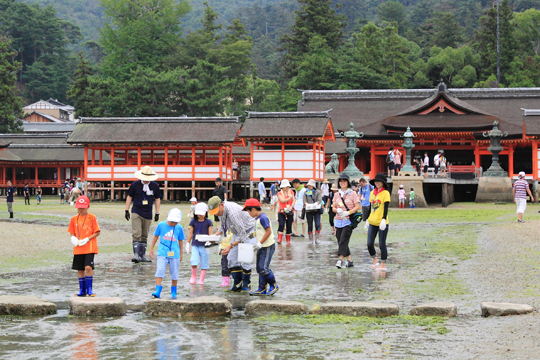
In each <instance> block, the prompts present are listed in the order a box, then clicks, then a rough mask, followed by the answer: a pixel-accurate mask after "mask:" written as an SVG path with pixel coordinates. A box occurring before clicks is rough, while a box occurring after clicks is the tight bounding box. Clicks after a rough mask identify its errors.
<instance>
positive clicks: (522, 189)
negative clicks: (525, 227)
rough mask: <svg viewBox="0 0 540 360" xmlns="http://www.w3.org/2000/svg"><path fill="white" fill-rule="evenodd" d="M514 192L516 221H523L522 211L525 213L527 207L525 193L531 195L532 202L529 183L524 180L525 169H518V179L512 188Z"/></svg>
mask: <svg viewBox="0 0 540 360" xmlns="http://www.w3.org/2000/svg"><path fill="white" fill-rule="evenodd" d="M512 193H513V194H514V202H515V203H516V205H517V211H516V212H517V214H518V221H517V222H518V223H524V222H525V221H524V220H523V213H525V208H526V207H527V194H529V196H530V197H531V202H534V197H533V195H532V193H531V189H529V183H528V182H527V180H525V171H520V172H519V174H518V180H516V182H515V183H514V188H513V189H512Z"/></svg>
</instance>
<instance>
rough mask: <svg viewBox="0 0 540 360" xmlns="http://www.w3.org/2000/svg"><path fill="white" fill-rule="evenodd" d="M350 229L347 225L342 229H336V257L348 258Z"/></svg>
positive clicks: (349, 253) (349, 252)
mask: <svg viewBox="0 0 540 360" xmlns="http://www.w3.org/2000/svg"><path fill="white" fill-rule="evenodd" d="M351 235H352V227H351V226H350V225H347V226H345V227H343V228H336V239H337V242H338V246H339V247H338V255H339V256H350V255H351V250H350V249H349V241H350V240H351Z"/></svg>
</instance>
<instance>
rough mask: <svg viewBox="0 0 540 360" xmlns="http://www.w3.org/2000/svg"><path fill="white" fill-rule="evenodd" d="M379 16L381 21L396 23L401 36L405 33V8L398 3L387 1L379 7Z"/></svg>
mask: <svg viewBox="0 0 540 360" xmlns="http://www.w3.org/2000/svg"><path fill="white" fill-rule="evenodd" d="M377 16H378V17H379V19H380V20H381V21H383V22H384V21H385V22H388V23H393V22H395V23H396V24H397V27H398V30H399V33H400V34H404V33H405V30H406V29H405V27H406V18H407V14H406V12H405V6H403V4H402V3H400V2H398V1H385V2H383V3H381V4H380V5H379V6H377Z"/></svg>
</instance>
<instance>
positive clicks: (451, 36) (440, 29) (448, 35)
mask: <svg viewBox="0 0 540 360" xmlns="http://www.w3.org/2000/svg"><path fill="white" fill-rule="evenodd" d="M433 30H434V31H433V39H432V45H434V46H438V47H441V48H443V49H444V48H446V47H448V46H450V47H453V48H455V47H457V46H458V45H460V44H461V43H462V42H463V28H462V27H461V25H459V23H458V22H457V20H456V15H454V14H452V13H451V12H438V11H437V12H435V13H434V18H433Z"/></svg>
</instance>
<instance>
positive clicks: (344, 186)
mask: <svg viewBox="0 0 540 360" xmlns="http://www.w3.org/2000/svg"><path fill="white" fill-rule="evenodd" d="M383 176H384V175H383ZM338 183H339V190H338V191H337V192H336V194H335V195H334V203H333V208H334V212H335V213H336V214H337V215H336V219H335V220H334V226H335V227H336V238H337V241H338V246H339V247H338V256H339V260H338V261H337V263H336V267H337V268H338V269H341V268H342V267H346V268H349V267H353V266H354V264H353V262H352V259H351V250H350V249H349V241H350V240H351V235H352V230H353V228H352V226H351V220H350V217H349V216H350V215H352V214H355V213H356V212H357V211H358V210H359V209H360V198H359V197H358V194H357V193H356V192H354V191H353V190H352V189H351V181H350V180H349V176H348V175H345V174H341V175H340V176H339V178H338ZM344 259H346V260H345V263H344V262H343V260H344Z"/></svg>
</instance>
